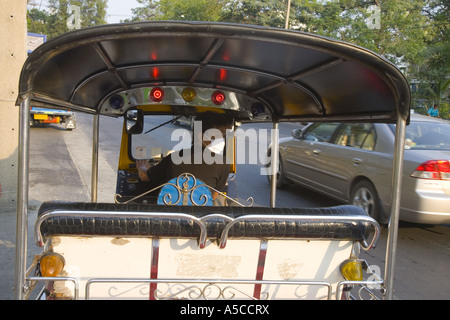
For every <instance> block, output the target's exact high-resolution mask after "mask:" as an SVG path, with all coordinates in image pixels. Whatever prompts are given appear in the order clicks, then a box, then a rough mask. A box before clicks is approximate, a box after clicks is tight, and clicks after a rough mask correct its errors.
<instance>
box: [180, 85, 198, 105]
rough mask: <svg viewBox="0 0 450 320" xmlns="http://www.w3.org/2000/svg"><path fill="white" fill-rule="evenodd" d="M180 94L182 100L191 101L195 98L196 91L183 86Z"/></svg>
mask: <svg viewBox="0 0 450 320" xmlns="http://www.w3.org/2000/svg"><path fill="white" fill-rule="evenodd" d="M181 96H182V97H183V99H184V101H186V102H192V101H194V100H195V98H197V92H196V91H195V89H193V88H190V87H188V88H184V89H183V92H182V93H181Z"/></svg>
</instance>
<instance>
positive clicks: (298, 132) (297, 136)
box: [291, 129, 303, 139]
mask: <svg viewBox="0 0 450 320" xmlns="http://www.w3.org/2000/svg"><path fill="white" fill-rule="evenodd" d="M291 134H292V136H293V137H294V138H295V139H301V138H302V136H303V129H294V130H292V131H291Z"/></svg>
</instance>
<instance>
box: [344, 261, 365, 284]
mask: <svg viewBox="0 0 450 320" xmlns="http://www.w3.org/2000/svg"><path fill="white" fill-rule="evenodd" d="M341 273H342V275H343V276H344V278H345V279H346V280H349V281H362V279H363V269H362V263H361V261H359V260H356V259H348V260H345V261H344V262H342V264H341Z"/></svg>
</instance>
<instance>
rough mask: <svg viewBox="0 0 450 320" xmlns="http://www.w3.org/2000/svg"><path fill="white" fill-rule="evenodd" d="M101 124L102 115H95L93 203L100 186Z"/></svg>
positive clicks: (92, 178) (92, 176)
mask: <svg viewBox="0 0 450 320" xmlns="http://www.w3.org/2000/svg"><path fill="white" fill-rule="evenodd" d="M99 122H100V115H99V114H96V115H94V120H93V125H92V127H93V134H92V135H93V137H92V173H91V174H92V175H91V202H97V186H98V149H99Z"/></svg>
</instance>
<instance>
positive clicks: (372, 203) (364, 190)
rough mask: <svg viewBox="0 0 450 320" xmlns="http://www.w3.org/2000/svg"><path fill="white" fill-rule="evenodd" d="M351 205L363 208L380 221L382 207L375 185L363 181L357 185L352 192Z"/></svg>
mask: <svg viewBox="0 0 450 320" xmlns="http://www.w3.org/2000/svg"><path fill="white" fill-rule="evenodd" d="M350 199H351V203H352V204H353V205H355V206H359V207H361V208H363V209H364V210H365V211H366V212H367V214H368V215H369V216H371V217H372V218H374V219H375V220H377V221H378V220H379V218H380V216H381V212H380V210H381V205H380V199H379V197H378V194H377V191H376V190H375V187H374V186H373V184H372V183H371V182H369V181H366V180H363V181H360V182H358V183H356V184H355V186H354V187H353V189H352V192H351V198H350Z"/></svg>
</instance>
